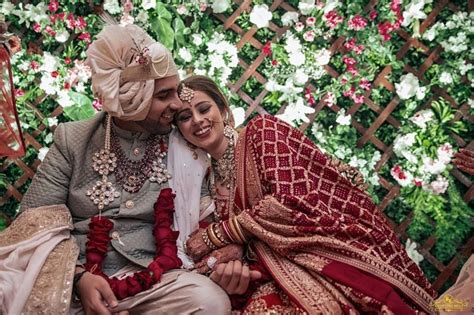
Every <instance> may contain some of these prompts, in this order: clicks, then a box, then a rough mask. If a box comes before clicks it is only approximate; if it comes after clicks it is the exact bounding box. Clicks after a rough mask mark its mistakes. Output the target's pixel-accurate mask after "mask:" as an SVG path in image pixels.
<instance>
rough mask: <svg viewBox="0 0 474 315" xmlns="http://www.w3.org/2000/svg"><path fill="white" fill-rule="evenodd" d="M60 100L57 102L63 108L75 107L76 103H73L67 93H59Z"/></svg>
mask: <svg viewBox="0 0 474 315" xmlns="http://www.w3.org/2000/svg"><path fill="white" fill-rule="evenodd" d="M58 96H59V97H58V98H57V99H56V101H57V102H58V104H59V105H61V107H63V108H64V107H69V106H72V105H74V104H75V103H74V102H73V101H72V99H71V97H69V94H68V92H67V91H64V90H62V91H59V92H58Z"/></svg>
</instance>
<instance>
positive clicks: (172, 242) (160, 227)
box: [85, 188, 182, 299]
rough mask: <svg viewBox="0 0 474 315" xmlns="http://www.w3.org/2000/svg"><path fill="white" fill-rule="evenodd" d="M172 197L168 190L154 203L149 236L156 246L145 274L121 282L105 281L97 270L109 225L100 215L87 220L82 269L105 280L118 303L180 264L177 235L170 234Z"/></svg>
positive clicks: (141, 272) (172, 211)
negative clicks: (84, 255) (84, 262)
mask: <svg viewBox="0 0 474 315" xmlns="http://www.w3.org/2000/svg"><path fill="white" fill-rule="evenodd" d="M174 196H175V195H174V194H173V193H172V191H171V188H166V189H162V190H161V192H160V196H159V197H158V200H157V202H156V203H155V207H154V216H155V223H154V227H153V236H154V237H155V242H156V256H155V258H154V260H153V261H152V262H151V263H150V264H149V265H148V267H147V268H146V269H145V270H142V271H138V272H135V273H134V274H133V275H130V276H128V277H125V278H123V279H118V278H116V277H113V278H109V277H108V276H107V275H106V274H105V273H104V272H103V271H102V268H101V266H102V262H103V260H104V258H105V256H106V253H107V247H108V244H109V241H110V239H111V237H110V236H109V234H110V231H111V230H112V229H113V227H114V224H113V222H112V221H111V220H110V219H108V218H107V217H103V216H100V215H99V216H94V217H93V218H92V219H91V222H90V223H89V235H88V236H87V238H88V239H89V241H88V242H87V244H86V264H85V269H86V270H87V271H89V272H91V273H92V274H95V275H99V276H101V277H103V278H104V279H105V280H107V282H108V283H109V285H110V287H111V289H112V291H113V292H114V294H115V296H116V297H117V298H118V299H124V298H126V297H128V296H133V295H135V294H137V293H140V292H142V291H145V290H148V289H149V288H150V287H151V286H152V285H153V284H155V283H157V282H158V281H160V278H161V275H162V274H163V273H164V272H166V271H168V270H170V269H174V268H179V267H180V266H181V264H182V262H181V260H180V259H179V258H178V255H177V252H178V249H177V247H176V239H177V238H178V234H179V232H177V231H172V230H171V224H172V223H173V213H174V204H173V198H174Z"/></svg>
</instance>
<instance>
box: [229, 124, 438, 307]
mask: <svg viewBox="0 0 474 315" xmlns="http://www.w3.org/2000/svg"><path fill="white" fill-rule="evenodd" d="M236 163H237V194H238V197H237V198H236V200H237V201H238V202H239V203H241V206H242V207H240V208H241V209H245V210H244V211H242V212H241V213H240V214H239V215H238V220H239V222H240V223H241V225H242V226H243V227H244V228H245V229H246V230H247V231H249V232H251V233H252V234H253V235H254V236H255V238H254V239H256V241H254V242H253V244H252V245H251V246H253V247H254V249H255V251H256V253H257V255H258V256H259V258H260V262H261V263H263V264H264V265H265V267H266V268H267V269H268V271H269V272H270V273H271V275H272V277H273V279H275V281H276V282H277V283H278V284H279V286H280V287H281V288H282V289H283V290H284V291H285V292H286V293H287V294H288V296H289V297H290V298H291V299H292V301H293V302H295V303H296V304H297V305H299V306H300V307H301V308H302V309H304V310H305V311H307V312H308V313H310V314H313V313H350V312H351V311H356V312H362V313H384V312H385V313H387V314H390V313H395V314H415V313H416V312H417V311H425V312H430V304H431V303H432V301H433V296H434V295H435V292H434V291H433V290H432V288H431V286H430V284H429V282H428V280H427V279H426V278H425V276H424V275H423V273H422V271H421V270H420V269H419V267H418V266H417V265H416V264H415V263H414V262H413V261H412V260H411V259H410V258H409V257H408V255H407V254H406V251H405V249H404V248H403V246H402V245H401V243H400V241H399V240H398V238H397V237H396V235H395V233H394V232H393V230H392V229H391V228H390V226H389V225H388V223H387V222H386V220H385V218H384V217H383V216H382V214H381V213H379V212H378V210H377V208H376V206H375V205H374V203H373V202H372V200H371V198H370V197H369V196H368V195H367V194H366V193H365V192H363V191H361V190H359V189H358V188H356V187H355V186H354V185H353V184H352V183H351V182H349V181H348V180H347V179H346V178H344V177H343V176H341V174H339V173H338V171H337V170H336V169H335V168H334V167H333V166H332V165H331V164H330V163H329V158H328V157H327V156H326V155H324V154H323V153H322V152H321V151H320V150H319V149H318V148H317V147H316V146H315V145H314V143H312V142H311V140H309V139H308V138H307V137H306V136H304V135H303V134H302V133H301V132H300V131H299V130H297V129H295V128H292V127H291V126H289V125H288V124H286V123H284V122H282V121H280V120H278V119H276V118H274V117H271V116H261V117H257V118H255V119H253V120H252V121H251V122H250V123H249V124H248V126H247V127H246V128H245V129H244V131H243V132H242V133H241V134H240V136H239V141H238V143H237V147H236Z"/></svg>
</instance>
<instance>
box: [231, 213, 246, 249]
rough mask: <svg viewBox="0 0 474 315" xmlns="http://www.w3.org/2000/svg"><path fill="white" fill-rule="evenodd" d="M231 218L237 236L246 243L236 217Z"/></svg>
mask: <svg viewBox="0 0 474 315" xmlns="http://www.w3.org/2000/svg"><path fill="white" fill-rule="evenodd" d="M232 220H234V224H235V228H236V229H237V233H239V236H240V238H241V240H242V242H243V243H244V244H245V243H248V240H247V238H246V237H245V233H244V231H243V230H242V227H241V226H240V223H239V221H238V220H237V217H233V218H232Z"/></svg>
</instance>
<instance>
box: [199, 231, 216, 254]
mask: <svg viewBox="0 0 474 315" xmlns="http://www.w3.org/2000/svg"><path fill="white" fill-rule="evenodd" d="M201 235H202V240H203V241H204V244H206V246H207V247H209V248H210V249H212V250H215V249H217V246H216V245H214V244H213V243H212V242H211V240H209V235H208V234H207V230H204V231H202V234H201Z"/></svg>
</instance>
